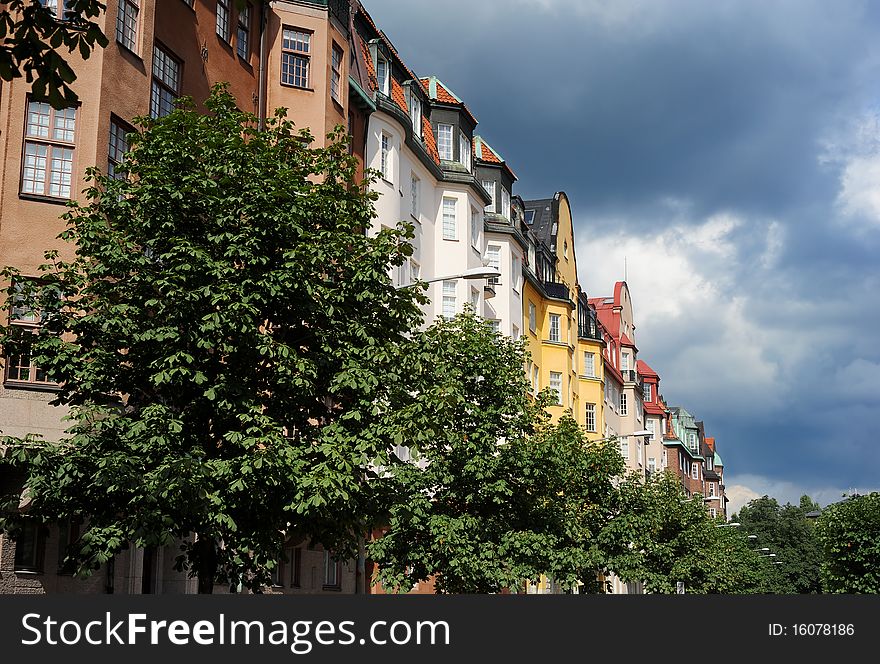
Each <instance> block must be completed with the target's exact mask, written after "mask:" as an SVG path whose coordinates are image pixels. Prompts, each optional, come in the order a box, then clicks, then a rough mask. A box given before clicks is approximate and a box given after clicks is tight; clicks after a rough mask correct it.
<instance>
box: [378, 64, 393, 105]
mask: <svg viewBox="0 0 880 664" xmlns="http://www.w3.org/2000/svg"><path fill="white" fill-rule="evenodd" d="M376 82H377V83H378V84H379V92H381V93H382V94H383V95H385V96H386V97H387V96H390V94H391V93H390V92H388V90H389V89H390V85H391V65H390V63H389V62H388V60H386V59H385V58H383V57H379V58H377V59H376Z"/></svg>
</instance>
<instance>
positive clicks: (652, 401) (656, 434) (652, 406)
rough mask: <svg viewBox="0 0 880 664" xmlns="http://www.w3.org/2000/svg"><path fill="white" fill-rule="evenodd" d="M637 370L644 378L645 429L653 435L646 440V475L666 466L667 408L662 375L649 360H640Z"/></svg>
mask: <svg viewBox="0 0 880 664" xmlns="http://www.w3.org/2000/svg"><path fill="white" fill-rule="evenodd" d="M636 371H637V372H638V374H639V377H640V378H641V380H642V405H643V408H644V411H645V422H644V424H645V430H646V431H650V432H651V435H650V436H646V437H645V439H644V442H645V477H650V476H651V475H653V474H654V473H655V472H657V471H659V470H662V469H663V468H665V461H664V460H665V453H664V449H663V442H662V441H663V432H664V431H665V430H666V418H667V415H668V413H667V410H666V404H665V403H664V401H663V395H661V394H660V376H659V374H658V373H657V372H656V371H654V370H653V369H652V368H651V367H650V366H649V365H648V363H647V362H645V361H643V360H638V361H637V362H636Z"/></svg>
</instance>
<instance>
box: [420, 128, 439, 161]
mask: <svg viewBox="0 0 880 664" xmlns="http://www.w3.org/2000/svg"><path fill="white" fill-rule="evenodd" d="M422 140H424V141H425V149H427V150H428V154H429V155H431V159H433V160H434V163H436V164H437V165H438V166H439V165H440V153H439V152H437V139H436V138H434V130H433V129H432V128H431V121H430V120H428V118H426V117H424V116H422Z"/></svg>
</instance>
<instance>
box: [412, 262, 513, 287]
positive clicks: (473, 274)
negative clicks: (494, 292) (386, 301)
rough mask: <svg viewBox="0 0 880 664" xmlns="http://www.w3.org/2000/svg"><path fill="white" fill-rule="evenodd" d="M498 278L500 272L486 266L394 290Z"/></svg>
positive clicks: (416, 282)
mask: <svg viewBox="0 0 880 664" xmlns="http://www.w3.org/2000/svg"><path fill="white" fill-rule="evenodd" d="M500 276H501V271H500V270H498V269H496V268H494V267H490V266H487V265H481V266H479V267H471V268H468V269H467V270H465V271H464V272H460V273H459V274H450V275H446V276H443V277H433V278H431V279H421V280H419V281H414V282H413V283H411V284H404V285H400V286H395V288H396V289H398V290H399V289H401V288H411V287H412V286H417V285H418V284H432V283H434V282H436V281H454V280H455V279H489V278H491V277H500Z"/></svg>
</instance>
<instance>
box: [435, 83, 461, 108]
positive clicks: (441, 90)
mask: <svg viewBox="0 0 880 664" xmlns="http://www.w3.org/2000/svg"><path fill="white" fill-rule="evenodd" d="M437 101H442V102H443V103H444V104H461V103H462V101H461V100H460V99H459V98H458V97H456V96H455V95H454V94H452V93H451V92H449V90H447V89H446V88H445V87H444V85H443V84H442V83H441V82H440V81H437Z"/></svg>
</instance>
